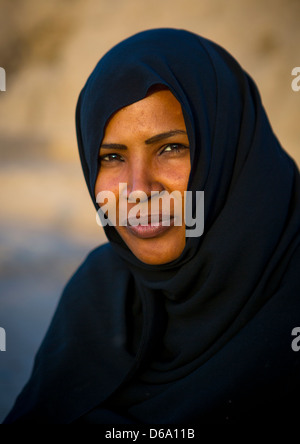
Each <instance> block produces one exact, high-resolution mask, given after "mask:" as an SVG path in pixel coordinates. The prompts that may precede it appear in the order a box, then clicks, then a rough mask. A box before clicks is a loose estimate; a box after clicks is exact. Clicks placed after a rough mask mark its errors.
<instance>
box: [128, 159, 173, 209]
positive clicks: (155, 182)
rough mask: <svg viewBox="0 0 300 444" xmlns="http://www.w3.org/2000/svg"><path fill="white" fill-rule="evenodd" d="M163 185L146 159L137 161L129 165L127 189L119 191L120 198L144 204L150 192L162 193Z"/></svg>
mask: <svg viewBox="0 0 300 444" xmlns="http://www.w3.org/2000/svg"><path fill="white" fill-rule="evenodd" d="M163 190H164V187H163V184H162V183H161V182H160V181H159V178H158V174H157V171H156V169H154V168H153V167H152V165H151V162H149V160H148V162H147V159H144V160H139V161H138V162H135V163H133V164H132V165H131V167H130V168H129V170H128V174H127V189H126V187H125V186H124V187H123V190H122V191H121V194H122V196H121V197H122V198H123V199H126V200H128V199H129V196H130V199H133V200H134V201H137V200H138V199H139V202H146V201H147V200H149V199H150V197H151V192H152V191H163Z"/></svg>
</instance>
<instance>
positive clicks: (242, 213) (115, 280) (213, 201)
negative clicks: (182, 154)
mask: <svg viewBox="0 0 300 444" xmlns="http://www.w3.org/2000/svg"><path fill="white" fill-rule="evenodd" d="M157 84H160V85H164V86H166V87H167V88H169V89H170V90H171V92H172V93H173V94H174V96H175V97H176V98H177V100H178V101H179V102H180V103H181V106H182V110H183V115H184V118H185V122H186V127H187V131H188V136H189V141H190V150H191V174H190V180H189V185H188V189H189V190H191V191H192V192H193V193H194V194H195V192H196V191H197V190H201V191H204V194H205V211H204V215H205V228H204V233H203V235H202V236H201V237H188V238H187V240H186V247H185V249H184V251H183V252H182V254H181V256H180V257H179V258H178V259H176V260H175V261H173V262H171V263H168V264H164V265H159V266H158V265H157V266H155V265H146V264H144V263H142V262H141V261H139V260H138V259H137V258H136V257H135V256H134V255H133V253H132V252H131V251H130V250H129V249H128V248H127V246H126V245H125V243H124V242H123V241H122V239H121V238H120V237H119V235H118V233H117V232H116V230H115V228H114V227H112V226H106V227H105V232H106V235H107V237H108V239H109V244H106V245H104V246H102V247H100V248H98V249H96V250H95V251H94V252H92V253H91V254H90V255H89V257H88V258H87V260H86V261H85V262H84V264H83V265H82V266H81V267H80V268H79V270H78V271H77V272H76V274H75V275H74V276H73V278H72V279H71V281H70V282H69V283H68V285H67V287H66V288H65V291H64V293H63V296H62V298H61V301H60V303H59V306H58V308H57V311H56V313H55V316H54V319H53V321H52V323H51V326H50V328H49V330H48V333H47V335H46V338H45V339H44V341H43V343H42V346H41V348H40V350H39V352H38V354H37V357H36V361H35V366H34V369H33V373H32V376H31V379H30V381H29V383H28V384H27V386H26V387H25V388H24V390H23V392H22V393H21V395H20V396H19V398H18V400H17V402H16V405H15V407H14V409H13V410H12V412H11V413H10V415H9V416H8V418H7V419H6V421H7V422H8V423H9V422H14V421H35V422H48V423H51V422H56V423H71V422H76V421H77V422H80V421H83V422H84V420H86V422H99V423H101V422H103V423H104V422H106V423H107V422H116V423H118V422H137V423H184V422H195V421H197V422H200V423H201V422H203V423H205V422H209V423H219V422H228V421H230V420H231V421H232V422H243V421H245V420H247V419H248V420H250V419H251V418H252V420H256V421H262V420H266V410H267V411H269V412H271V411H272V414H270V415H269V417H270V418H271V417H272V418H273V417H274V415H275V414H276V412H279V413H278V418H280V417H281V418H282V413H283V412H284V411H285V412H287V411H289V413H288V415H289V414H290V413H291V412H293V411H294V410H293V408H294V405H293V408H292V407H291V409H290V410H287V405H290V406H291V405H292V404H291V403H292V401H293V400H294V396H296V394H299V392H300V391H299V382H298V381H299V379H300V378H299V377H298V376H297V375H298V373H299V369H300V364H299V360H300V359H299V356H298V354H297V352H295V351H293V349H292V347H291V342H292V339H293V337H292V336H291V332H292V330H293V328H294V327H296V326H297V324H298V325H299V323H300V291H299V290H300V282H299V265H300V249H299V240H300V236H299V225H300V204H299V196H300V194H299V191H300V187H299V183H300V182H299V172H298V170H297V168H296V166H295V163H294V162H293V160H292V159H291V158H290V157H289V156H288V155H287V153H286V152H285V151H284V150H283V149H282V148H281V146H280V144H279V143H278V141H277V139H276V137H275V135H274V134H273V132H272V129H271V126H270V124H269V122H268V119H267V116H266V114H265V111H264V109H263V106H262V103H261V100H260V96H259V93H258V90H257V88H256V86H255V84H254V82H253V80H252V79H251V78H250V77H249V76H248V75H247V73H245V71H244V70H243V69H242V68H241V67H240V66H239V64H238V63H237V62H236V61H235V60H234V59H233V58H232V57H231V56H230V55H229V54H228V53H227V52H226V51H225V50H224V49H223V48H221V47H220V46H218V45H216V44H215V43H213V42H211V41H209V40H207V39H204V38H202V37H200V36H197V35H195V34H193V33H190V32H187V31H183V30H175V29H155V30H149V31H145V32H142V33H139V34H136V35H134V36H133V37H131V38H129V39H126V40H125V41H123V42H121V43H120V44H118V45H117V46H115V47H114V48H113V49H111V50H110V51H109V52H108V53H107V54H106V55H105V56H104V57H103V58H102V59H101V60H100V61H99V63H98V64H97V66H96V67H95V69H94V71H93V72H92V74H91V75H90V77H89V79H88V80H87V82H86V84H85V86H84V88H83V89H82V91H81V93H80V97H79V100H78V104H77V110H76V129H77V137H78V145H79V153H80V159H81V163H82V168H83V172H84V176H85V179H86V183H87V186H88V189H89V191H90V195H91V197H92V200H93V202H94V205H95V207H96V208H98V207H97V204H96V201H95V195H94V186H95V181H96V177H97V173H98V161H97V160H98V153H99V146H100V143H101V140H102V137H103V132H104V128H105V124H106V122H107V120H108V119H109V117H110V116H111V115H112V114H113V113H114V112H115V111H117V110H119V109H120V108H122V107H124V106H126V105H129V104H131V103H134V102H136V101H138V100H140V99H142V98H143V97H145V95H146V94H147V91H148V90H149V88H150V87H151V86H153V85H157ZM299 354H300V353H299ZM295 399H296V398H295ZM283 406H284V407H285V409H284V410H283ZM270 409H271V410H270ZM288 415H286V416H288Z"/></svg>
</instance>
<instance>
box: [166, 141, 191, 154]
mask: <svg viewBox="0 0 300 444" xmlns="http://www.w3.org/2000/svg"><path fill="white" fill-rule="evenodd" d="M188 149H189V147H188V146H187V145H183V144H182V143H169V144H168V145H165V146H164V147H163V149H162V151H161V153H160V154H164V153H166V154H169V153H170V154H181V153H182V152H183V151H186V150H188Z"/></svg>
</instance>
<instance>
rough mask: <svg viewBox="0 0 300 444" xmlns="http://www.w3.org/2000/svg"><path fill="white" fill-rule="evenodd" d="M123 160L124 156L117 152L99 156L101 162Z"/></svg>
mask: <svg viewBox="0 0 300 444" xmlns="http://www.w3.org/2000/svg"><path fill="white" fill-rule="evenodd" d="M112 162H123V158H122V156H120V155H119V154H117V153H109V154H105V155H102V156H99V163H112Z"/></svg>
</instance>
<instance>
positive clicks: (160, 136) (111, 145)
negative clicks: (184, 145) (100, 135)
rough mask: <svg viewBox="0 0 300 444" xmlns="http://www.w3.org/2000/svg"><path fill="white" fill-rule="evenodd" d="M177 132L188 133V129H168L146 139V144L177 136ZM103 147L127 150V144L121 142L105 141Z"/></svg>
mask: <svg viewBox="0 0 300 444" xmlns="http://www.w3.org/2000/svg"><path fill="white" fill-rule="evenodd" d="M177 134H185V135H187V133H186V131H183V130H179V129H178V130H171V131H167V132H165V133H160V134H156V135H155V136H153V137H150V139H147V140H145V144H146V145H151V144H152V143H156V142H160V141H161V140H164V139H168V138H169V137H173V136H176V135H177ZM101 148H109V149H115V150H126V149H127V146H126V145H122V144H120V143H103V144H102V145H101V146H100V149H101Z"/></svg>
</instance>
